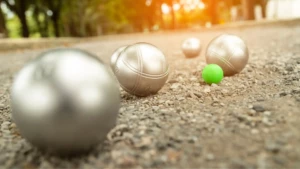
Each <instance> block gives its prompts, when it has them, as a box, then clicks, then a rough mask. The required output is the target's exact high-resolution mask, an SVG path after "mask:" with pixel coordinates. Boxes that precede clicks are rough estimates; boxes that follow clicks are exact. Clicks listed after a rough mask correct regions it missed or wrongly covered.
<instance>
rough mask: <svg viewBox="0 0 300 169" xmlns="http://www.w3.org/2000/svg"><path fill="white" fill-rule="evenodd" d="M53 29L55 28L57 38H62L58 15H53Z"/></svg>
mask: <svg viewBox="0 0 300 169" xmlns="http://www.w3.org/2000/svg"><path fill="white" fill-rule="evenodd" d="M51 19H52V22H53V27H54V33H55V36H56V37H60V31H59V20H58V19H59V17H58V15H57V14H56V13H53V15H52V17H51Z"/></svg>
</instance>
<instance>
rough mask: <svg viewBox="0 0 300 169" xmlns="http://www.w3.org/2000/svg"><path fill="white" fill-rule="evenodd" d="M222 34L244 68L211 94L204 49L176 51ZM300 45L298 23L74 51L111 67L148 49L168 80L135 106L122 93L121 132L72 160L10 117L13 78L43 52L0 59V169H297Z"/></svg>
mask: <svg viewBox="0 0 300 169" xmlns="http://www.w3.org/2000/svg"><path fill="white" fill-rule="evenodd" d="M221 33H233V34H236V35H239V36H240V37H242V38H243V39H245V41H246V42H247V44H248V47H249V50H250V60H249V63H248V65H247V67H246V68H245V69H244V70H243V71H242V72H241V73H240V74H238V75H235V76H233V77H226V78H225V79H224V80H223V81H222V82H221V83H220V84H219V85H211V86H210V85H207V84H205V83H204V82H203V80H201V70H202V69H203V67H204V66H205V60H204V51H205V50H203V51H202V54H201V56H200V57H197V58H195V59H185V58H184V56H183V54H182V53H181V51H180V44H181V42H182V41H183V40H184V39H185V38H188V37H191V36H193V37H198V38H200V39H201V40H202V42H203V43H204V44H205V46H206V45H207V44H208V43H209V41H210V40H211V39H212V38H214V37H215V36H217V35H219V34H221ZM299 37H300V22H298V23H296V24H293V25H289V26H287V25H276V26H272V25H269V26H264V27H249V28H240V29H239V28H235V29H224V30H214V31H206V32H199V31H195V30H194V31H184V32H183V31H182V32H172V33H171V32H169V33H156V34H145V35H130V36H128V35H126V36H119V37H118V38H117V39H116V38H111V39H109V38H108V39H105V40H98V41H93V42H86V43H82V44H77V45H75V46H74V47H77V48H82V49H86V50H88V51H90V52H93V53H95V54H97V55H98V56H99V57H100V58H102V59H103V60H104V61H105V62H106V63H108V61H109V57H110V55H111V54H112V52H113V51H114V50H115V49H116V48H117V47H119V46H122V45H128V44H131V43H134V42H139V41H145V42H150V43H152V44H154V45H156V46H158V47H159V48H160V49H161V50H162V51H163V52H164V53H165V54H166V56H167V58H168V61H169V63H170V67H171V74H170V76H169V80H168V82H167V84H166V85H165V86H164V88H163V89H162V90H161V91H160V92H159V93H158V94H157V95H154V96H149V97H144V98H138V97H135V96H131V95H129V94H127V93H126V92H124V91H122V90H121V97H122V108H121V109H120V114H119V119H118V124H117V126H116V127H115V128H114V129H113V130H112V131H111V132H110V133H109V135H108V137H107V140H106V141H105V142H104V143H103V144H101V145H99V146H98V147H97V148H95V150H94V151H93V152H91V153H90V154H86V155H82V156H80V157H72V158H71V157H70V158H60V157H55V156H51V155H48V154H43V153H41V152H39V151H38V150H37V149H35V148H34V147H33V146H31V145H30V144H29V143H28V142H26V140H24V139H23V138H22V137H21V136H20V134H19V132H18V129H17V128H16V125H15V124H14V123H13V121H12V119H11V116H10V112H11V109H10V106H9V88H10V86H11V84H12V79H13V76H14V74H15V73H16V72H17V71H18V70H20V68H21V67H22V66H23V65H24V63H26V62H27V61H28V60H30V59H31V58H34V57H36V55H37V54H38V53H40V52H41V51H42V50H34V51H15V52H10V53H3V54H1V53H0V82H1V83H0V124H1V127H0V168H30V169H35V168H100V167H101V168H222V169H223V168H224V169H227V168H241V169H243V168H245V169H248V168H249V169H252V168H259V169H269V168H300V119H299V116H300V39H299ZM204 49H205V47H204ZM33 104H34V103H33Z"/></svg>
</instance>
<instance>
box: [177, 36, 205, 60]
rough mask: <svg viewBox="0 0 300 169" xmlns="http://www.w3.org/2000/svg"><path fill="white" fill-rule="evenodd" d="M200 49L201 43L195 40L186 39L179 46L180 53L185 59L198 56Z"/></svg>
mask: <svg viewBox="0 0 300 169" xmlns="http://www.w3.org/2000/svg"><path fill="white" fill-rule="evenodd" d="M201 48H202V46H201V41H200V40H199V39H197V38H188V39H186V40H184V41H183V43H182V45H181V49H182V52H183V54H184V55H185V57H187V58H194V57H197V56H199V54H200V52H201Z"/></svg>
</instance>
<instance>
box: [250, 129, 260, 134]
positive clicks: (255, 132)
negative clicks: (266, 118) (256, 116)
mask: <svg viewBox="0 0 300 169" xmlns="http://www.w3.org/2000/svg"><path fill="white" fill-rule="evenodd" d="M251 133H252V134H258V133H259V130H257V129H252V130H251Z"/></svg>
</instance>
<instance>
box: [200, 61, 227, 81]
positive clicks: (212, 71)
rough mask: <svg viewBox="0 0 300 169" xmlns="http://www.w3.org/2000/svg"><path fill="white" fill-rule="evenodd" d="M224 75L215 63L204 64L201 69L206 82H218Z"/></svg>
mask: <svg viewBox="0 0 300 169" xmlns="http://www.w3.org/2000/svg"><path fill="white" fill-rule="evenodd" d="M223 77H224V72H223V69H222V68H221V67H220V66H219V65H217V64H209V65H206V66H205V68H204V69H203V71H202V78H203V80H204V81H205V82H206V83H208V84H212V83H215V84H218V83H220V82H221V81H222V79H223Z"/></svg>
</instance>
